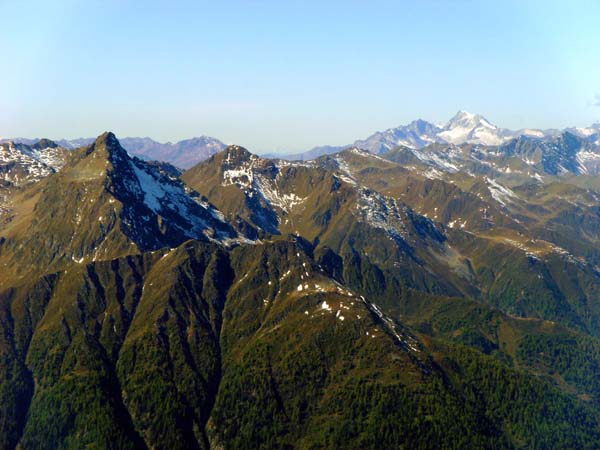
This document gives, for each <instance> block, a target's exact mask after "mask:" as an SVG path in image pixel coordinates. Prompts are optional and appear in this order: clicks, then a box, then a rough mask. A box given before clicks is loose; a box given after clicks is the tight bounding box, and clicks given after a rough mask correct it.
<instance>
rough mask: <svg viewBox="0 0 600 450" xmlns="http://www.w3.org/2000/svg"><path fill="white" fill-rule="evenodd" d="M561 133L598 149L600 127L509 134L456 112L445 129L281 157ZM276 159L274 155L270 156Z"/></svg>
mask: <svg viewBox="0 0 600 450" xmlns="http://www.w3.org/2000/svg"><path fill="white" fill-rule="evenodd" d="M564 132H568V133H571V134H574V135H576V136H578V137H581V138H585V139H587V140H589V141H590V142H594V143H595V145H596V146H598V145H600V124H594V125H592V126H590V127H588V128H576V127H572V128H566V129H564V130H558V129H549V130H538V129H529V128H523V129H520V130H509V129H506V128H499V127H497V126H496V125H494V124H492V123H491V122H490V121H489V120H487V119H486V118H485V117H483V116H481V115H479V114H472V113H469V112H465V111H458V112H457V113H456V115H455V116H454V117H452V118H451V119H450V120H449V121H448V122H447V123H446V124H445V125H436V124H433V123H430V122H427V121H425V120H422V119H418V120H414V121H412V122H411V123H409V124H408V125H401V126H399V127H396V128H389V129H387V130H385V131H378V132H376V133H374V134H372V135H371V136H369V137H367V138H365V139H359V140H356V141H354V143H353V144H349V145H342V146H320V147H315V148H313V149H311V150H309V151H307V152H304V153H297V154H290V155H284V156H283V157H285V158H286V159H292V160H295V159H297V160H309V159H312V158H315V157H318V156H320V155H323V154H330V153H336V152H338V151H340V150H343V149H345V148H349V147H358V148H362V149H363V150H367V151H369V152H371V153H374V154H383V153H386V152H387V151H389V150H392V149H394V148H396V147H398V146H402V147H409V148H412V149H420V148H423V147H426V146H428V145H430V144H455V145H461V144H478V145H485V146H498V145H501V144H504V143H506V142H508V141H510V140H513V139H516V138H520V137H526V138H537V139H541V140H545V139H551V138H554V137H556V136H558V135H560V134H562V133H564ZM270 156H275V155H270Z"/></svg>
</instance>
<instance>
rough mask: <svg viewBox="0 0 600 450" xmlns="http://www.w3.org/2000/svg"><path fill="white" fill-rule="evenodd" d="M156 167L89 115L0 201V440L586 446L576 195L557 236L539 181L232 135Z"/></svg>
mask: <svg viewBox="0 0 600 450" xmlns="http://www.w3.org/2000/svg"><path fill="white" fill-rule="evenodd" d="M176 175H177V173H176V172H174V171H172V170H170V169H169V168H163V167H161V166H157V165H150V164H147V163H143V162H141V161H138V160H131V159H130V158H129V157H128V156H127V155H126V154H125V152H124V151H122V148H121V147H120V146H119V144H118V142H117V141H116V139H115V138H114V136H112V135H111V134H105V135H103V136H101V137H100V138H99V139H98V141H96V143H94V144H93V145H91V146H89V147H86V148H83V149H80V150H77V151H76V152H75V153H74V154H73V155H72V159H71V160H70V161H69V162H68V164H67V165H66V167H65V168H63V169H62V170H60V171H59V172H58V173H55V174H52V175H49V176H48V177H47V178H45V179H44V180H42V181H40V182H38V183H36V184H35V185H33V186H32V187H29V188H26V189H23V190H20V191H18V192H17V193H16V194H15V195H14V196H13V197H12V199H11V202H9V203H8V208H7V212H6V213H3V215H2V216H0V217H2V221H1V222H0V268H2V271H1V272H0V331H1V332H0V448H2V449H4V448H6V449H14V448H19V449H46V448H47V449H54V448H61V449H81V448H115V449H121V448H141V449H145V448H148V449H150V448H152V449H189V448H192V449H208V448H213V449H219V448H227V449H254V448H265V449H270V448H286V449H291V448H302V449H322V448H327V449H330V448H340V449H369V448H380V449H391V448H598V447H599V446H600V383H599V382H598V380H597V378H598V377H597V375H598V368H599V366H600V340H599V339H598V336H599V335H600V327H599V326H598V314H599V313H600V311H599V310H598V288H599V283H598V277H599V276H598V273H597V272H596V270H595V268H594V263H593V261H594V258H595V257H596V256H595V255H596V254H597V253H596V252H597V250H596V247H595V246H594V244H593V242H594V239H595V238H596V236H595V234H594V233H595V220H596V219H595V218H594V216H593V213H592V210H591V209H590V208H584V206H582V205H579V206H578V207H579V208H581V210H582V212H581V214H580V216H582V217H586V219H585V230H586V234H585V236H584V237H583V238H582V239H586V244H585V245H580V246H579V247H578V245H577V242H580V241H581V239H577V238H575V237H574V236H575V235H571V236H572V237H571V239H569V238H568V237H567V238H564V237H563V238H561V237H559V235H560V236H563V233H558V232H557V231H556V230H557V229H559V228H560V229H562V230H576V229H581V227H582V225H581V224H580V223H579V222H577V221H573V220H571V219H570V217H571V216H570V215H568V214H567V213H564V214H561V213H560V211H559V212H557V213H555V214H554V215H552V214H551V212H550V210H551V208H550V207H549V204H550V203H549V202H551V200H550V199H551V198H552V196H553V195H554V194H552V193H551V192H550V191H551V190H552V189H558V188H556V187H553V186H552V185H548V186H545V187H544V188H540V189H536V192H535V193H534V192H531V191H527V189H526V187H521V188H518V189H517V187H513V190H514V191H515V192H519V194H516V193H515V196H517V195H518V197H517V198H514V199H513V200H512V201H511V203H510V208H511V209H509V207H508V206H507V205H506V204H502V203H500V204H498V203H497V202H495V201H494V197H493V195H492V193H491V191H490V190H488V188H487V187H486V186H485V184H482V183H484V182H483V181H482V180H481V179H477V178H476V177H474V178H473V179H471V178H465V179H462V180H458V179H455V180H454V182H452V183H451V182H450V181H448V180H444V179H429V178H427V177H424V176H423V175H422V174H420V172H419V171H418V170H417V169H414V168H409V169H407V168H406V167H402V166H400V165H398V164H396V163H393V162H390V161H386V160H383V159H381V158H375V157H369V156H368V155H366V154H364V153H362V152H359V151H349V152H345V153H344V154H342V155H334V156H332V157H324V158H321V159H319V160H317V161H316V162H314V163H310V164H291V163H282V162H278V161H269V160H262V159H259V158H257V157H255V156H254V155H251V154H250V153H248V152H247V151H245V150H244V149H242V148H240V147H230V148H228V149H226V150H225V151H224V152H222V153H220V154H217V155H215V156H214V157H212V158H211V159H210V160H208V161H207V162H205V163H203V164H200V165H198V166H196V167H195V168H194V169H192V170H190V171H188V172H186V173H184V175H183V180H184V181H185V183H187V186H184V185H183V184H182V183H181V182H180V181H179V180H178V179H177V178H176ZM582 189H583V188H581V187H573V188H572V190H571V191H570V192H571V194H570V195H573V196H577V195H580V193H581V192H582ZM566 191H567V189H566V188H565V187H564V186H560V192H561V194H560V195H561V196H562V197H563V198H564V195H566V194H565V192H566ZM511 192H512V191H511ZM505 195H507V194H505ZM509 196H510V195H509ZM534 204H535V205H536V207H537V208H538V209H536V210H535V211H537V213H535V214H533V213H530V214H529V215H528V216H527V215H526V214H525V212H526V211H527V209H528V206H527V205H534ZM566 204H568V205H571V203H568V202H566V203H565V207H566V208H567V206H566ZM213 205H214V206H213ZM215 206H216V207H217V208H218V209H219V210H220V211H222V213H223V214H224V216H221V213H220V212H219V211H218V210H217V209H215ZM571 206H573V205H571ZM512 208H514V209H515V211H517V210H518V211H520V212H515V213H514V214H512V213H511V212H512ZM482 209H486V211H485V213H483V212H482V211H481V210H482ZM516 214H521V215H519V216H516ZM425 215H427V216H429V217H430V218H432V220H430V219H428V218H427V217H426V216H425ZM434 216H436V217H434ZM515 218H517V220H516V221H515V220H514V219H515ZM465 222H466V224H465ZM555 224H556V228H555ZM534 231H535V232H540V233H541V232H542V231H544V232H545V233H546V234H545V235H544V236H545V237H544V238H542V237H540V235H539V234H537V235H536V234H532V233H534ZM534 236H535V239H534ZM559 239H561V240H562V241H561V242H563V243H562V244H561V243H559ZM559 247H560V250H559V249H558V248H559Z"/></svg>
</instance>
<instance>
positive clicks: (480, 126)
mask: <svg viewBox="0 0 600 450" xmlns="http://www.w3.org/2000/svg"><path fill="white" fill-rule="evenodd" d="M564 133H569V134H572V135H575V136H577V137H578V138H581V139H582V140H584V141H585V142H586V144H587V146H588V147H594V148H597V147H599V146H600V124H598V123H596V124H593V125H591V126H590V127H587V128H578V127H571V128H566V129H564V130H558V129H547V130H539V129H530V128H523V129H519V130H509V129H506V128H499V127H497V126H496V125H494V124H492V123H491V122H490V121H489V120H487V119H486V118H485V117H483V116H481V115H479V114H472V113H469V112H465V111H458V112H457V113H456V115H455V116H454V117H452V118H451V119H450V120H449V121H448V122H447V123H446V124H445V125H436V124H433V123H430V122H427V121H425V120H422V119H418V120H414V121H412V122H411V123H409V124H408V125H402V126H398V127H396V128H390V129H387V130H385V131H378V132H376V133H374V134H372V135H371V136H369V137H367V138H365V139H358V140H356V141H354V143H352V144H349V145H342V146H335V145H323V146H318V147H314V148H313V149H311V150H308V151H306V152H302V153H295V154H281V155H280V154H266V155H265V157H273V158H284V159H288V160H310V159H314V158H317V157H319V156H321V155H327V154H332V153H336V152H339V151H341V150H343V149H345V148H350V147H358V148H361V149H363V150H367V151H369V152H371V153H374V154H383V153H386V152H388V151H390V150H392V149H395V148H396V147H408V148H411V149H417V150H418V149H421V148H423V147H427V146H429V145H431V144H454V145H462V144H474V145H481V146H500V145H503V144H506V143H508V142H509V141H511V140H515V139H527V138H528V139H531V140H540V141H544V142H549V143H550V144H552V141H553V140H554V139H556V138H558V137H559V136H560V135H561V134H564ZM94 140H95V139H94V138H80V139H73V140H67V139H61V140H58V141H56V144H57V145H58V146H60V147H63V148H67V149H75V148H78V147H82V146H85V145H90V144H91V143H92V142H94ZM12 141H13V142H15V143H21V144H26V145H33V144H35V143H37V142H38V141H39V139H27V138H15V139H12ZM2 142H4V143H7V142H9V139H0V143H2ZM121 144H122V145H123V147H124V148H125V149H126V150H127V151H128V152H129V153H130V154H131V155H133V156H138V157H140V158H143V159H146V160H157V161H164V162H168V163H170V164H173V165H174V166H176V167H178V168H181V169H189V168H191V167H192V166H194V165H195V164H197V163H199V162H201V161H204V160H205V159H207V158H209V157H210V156H212V155H214V154H215V153H217V152H219V151H221V150H223V149H224V148H225V147H226V145H225V144H224V143H223V142H221V141H219V140H218V139H216V138H212V137H209V136H201V137H195V138H191V139H186V140H182V141H179V142H176V143H170V142H167V143H160V142H157V141H155V140H153V139H151V138H148V137H145V138H137V137H126V138H123V139H121ZM584 157H585V156H584Z"/></svg>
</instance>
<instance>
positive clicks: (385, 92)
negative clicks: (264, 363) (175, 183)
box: [0, 0, 600, 151]
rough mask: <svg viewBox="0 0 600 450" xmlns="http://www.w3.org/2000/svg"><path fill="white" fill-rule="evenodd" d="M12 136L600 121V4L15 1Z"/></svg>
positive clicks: (323, 135) (333, 134)
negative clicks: (462, 118)
mask: <svg viewBox="0 0 600 450" xmlns="http://www.w3.org/2000/svg"><path fill="white" fill-rule="evenodd" d="M0 17H1V19H2V21H1V25H0V55H1V58H2V59H1V61H2V65H1V69H0V73H1V75H0V136H5V137H9V136H10V137H16V136H28V137H40V136H48V137H50V138H60V137H66V138H74V137H80V136H92V135H97V134H99V133H101V132H102V131H104V130H107V129H110V130H113V131H115V132H116V133H117V135H119V136H150V137H153V138H155V139H157V140H161V141H166V140H172V141H173V140H179V139H182V138H187V137H191V136H197V135H200V134H208V135H212V136H215V137H217V138H219V139H221V140H223V141H225V142H227V143H238V144H242V145H245V146H246V147H248V148H249V149H251V150H254V151H297V150H302V149H306V148H309V147H312V146H313V145H318V144H344V143H348V142H351V141H353V140H354V139H356V138H362V137H366V136H367V135H369V134H370V133H372V132H373V131H376V130H381V129H385V128H389V127H392V126H396V125H399V124H403V123H406V122H409V121H410V120H412V119H415V118H419V117H421V118H423V119H428V120H431V121H434V122H443V121H446V120H447V119H449V118H450V116H452V115H453V114H454V113H455V112H456V111H457V110H458V109H465V110H468V111H471V112H477V113H481V114H483V115H485V116H486V117H487V118H488V119H489V120H490V121H492V122H494V123H496V124H497V125H499V126H505V127H510V128H521V127H544V128H546V127H564V126H570V125H578V126H585V125H589V124H590V123H592V122H594V121H597V120H598V119H599V118H600V105H597V104H600V97H598V95H600V2H598V1H569V2H567V1H564V2H548V1H526V0H519V1H517V0H515V1H500V0H499V1H492V0H489V1H486V0H481V1H461V0H446V1H442V0H420V1H417V0H413V1H374V0H371V1H348V0H346V1H329V2H327V1H324V0H322V1H308V0H305V1H298V2H294V1H266V0H265V1H258V0H257V1H255V0H245V1H211V2H203V1H190V2H177V1H164V2H151V1H139V2H135V1H127V0H118V1H112V0H105V1H92V0H86V1H81V0H72V1H71V0H64V1H61V0H56V1H54V2H50V1H39V2H35V1H23V2H19V1H13V0H0Z"/></svg>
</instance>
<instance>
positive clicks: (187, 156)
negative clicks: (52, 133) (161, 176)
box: [0, 136, 225, 169]
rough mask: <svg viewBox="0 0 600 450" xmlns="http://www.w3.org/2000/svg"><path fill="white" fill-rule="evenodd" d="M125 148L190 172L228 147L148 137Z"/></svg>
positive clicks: (72, 144) (67, 144) (71, 144)
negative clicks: (201, 162) (164, 140)
mask: <svg viewBox="0 0 600 450" xmlns="http://www.w3.org/2000/svg"><path fill="white" fill-rule="evenodd" d="M95 140H96V139H95V138H79V139H70V140H69V139H60V140H57V141H56V142H55V144H56V146H58V147H62V148H66V149H69V150H73V149H76V148H80V147H85V146H87V145H90V144H92V143H93V142H94V141H95ZM39 141H40V140H39V139H28V138H15V139H10V140H9V139H3V140H0V143H2V142H4V143H8V142H14V143H19V144H24V145H34V144H36V143H37V142H39ZM121 143H122V145H123V147H124V148H125V149H126V150H127V151H128V152H129V153H130V154H131V155H133V156H138V157H139V158H142V159H146V160H155V161H165V162H169V163H171V164H173V165H175V166H176V167H179V168H182V169H189V168H190V167H192V166H193V165H195V164H197V163H198V162H200V161H203V160H205V159H206V158H208V157H209V156H211V155H214V154H215V153H217V152H219V151H221V150H223V149H224V148H225V144H223V143H222V142H221V141H219V140H218V139H215V138H212V137H209V136H200V137H194V138H191V139H185V140H182V141H179V142H176V143H171V142H166V143H161V142H157V141H155V140H153V139H151V138H149V137H144V138H138V137H132V138H123V139H121Z"/></svg>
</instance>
